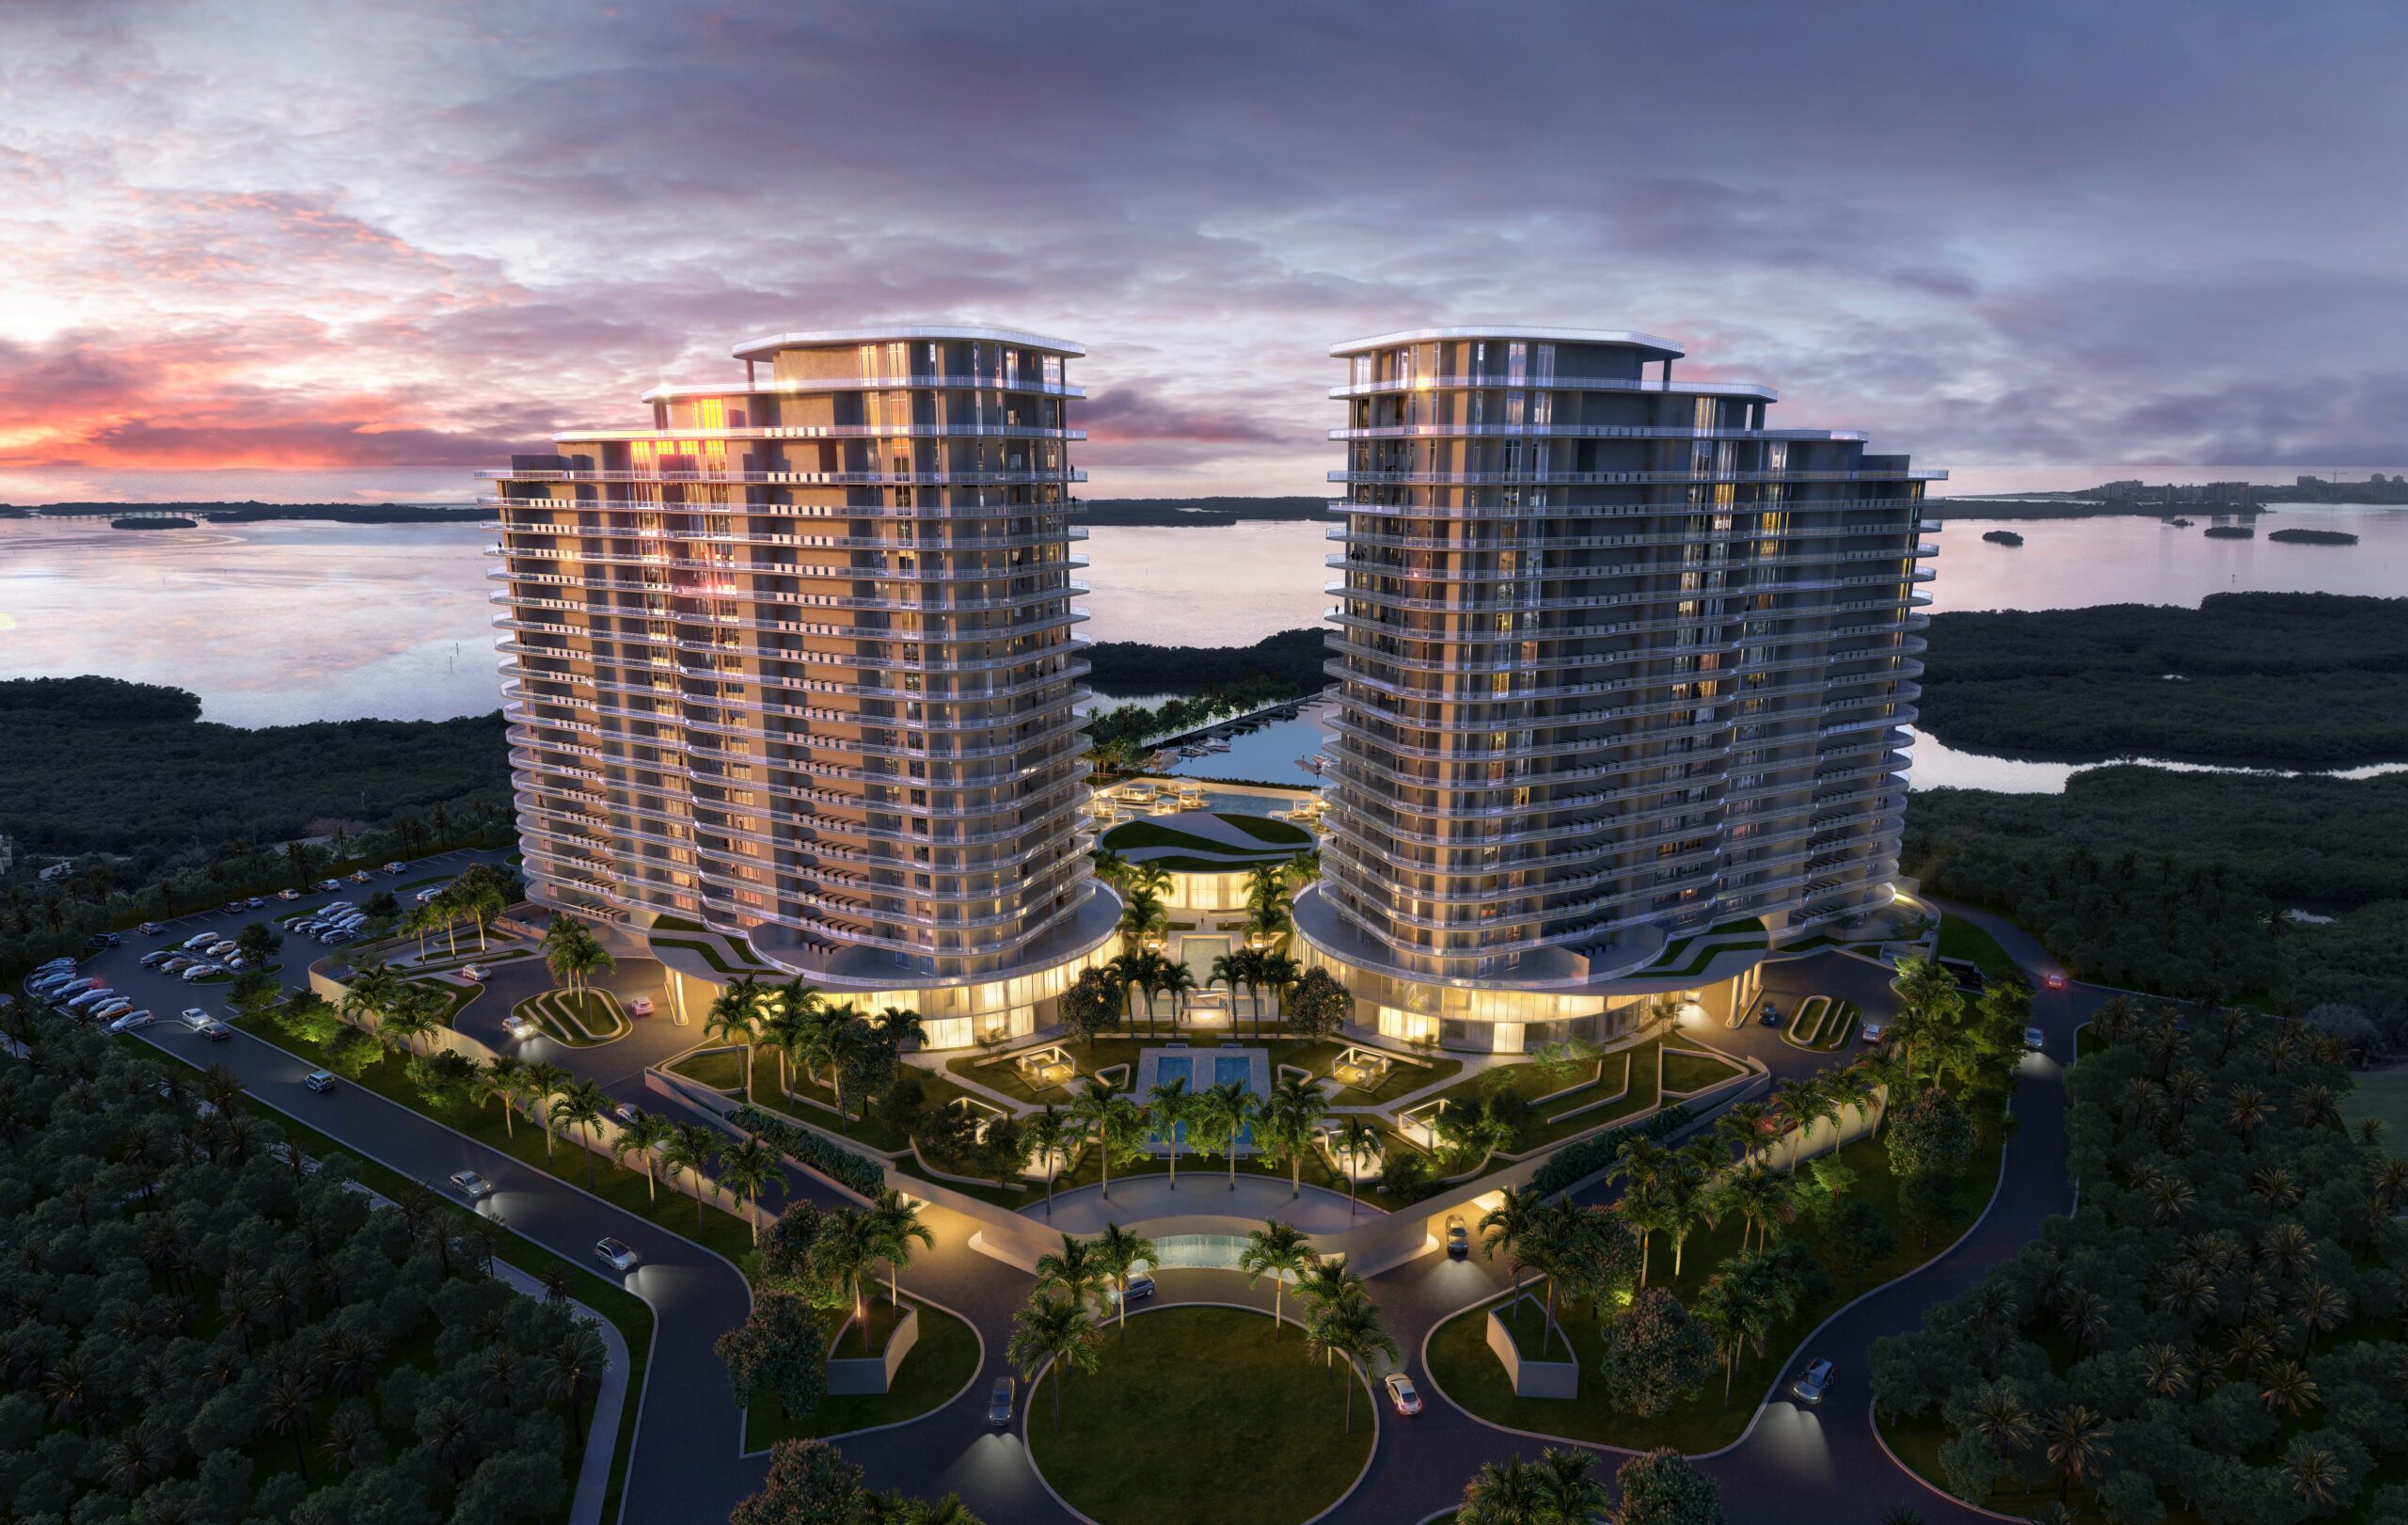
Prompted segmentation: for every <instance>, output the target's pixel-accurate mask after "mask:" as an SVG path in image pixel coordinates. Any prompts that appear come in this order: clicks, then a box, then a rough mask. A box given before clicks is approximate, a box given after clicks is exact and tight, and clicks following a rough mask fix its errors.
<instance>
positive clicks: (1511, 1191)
mask: <svg viewBox="0 0 2408 1525" xmlns="http://www.w3.org/2000/svg"><path fill="white" fill-rule="evenodd" d="M1545 1200H1546V1194H1545V1192H1542V1191H1540V1190H1539V1189H1538V1188H1537V1187H1536V1186H1508V1187H1506V1188H1505V1191H1504V1194H1503V1196H1501V1197H1500V1198H1498V1199H1497V1205H1496V1206H1495V1207H1492V1208H1490V1209H1489V1210H1488V1211H1487V1212H1485V1213H1483V1214H1481V1216H1480V1252H1481V1255H1482V1256H1483V1257H1485V1258H1486V1259H1489V1260H1492V1261H1493V1260H1495V1259H1496V1258H1497V1253H1498V1252H1499V1251H1500V1250H1501V1251H1503V1252H1504V1253H1505V1254H1507V1255H1510V1256H1512V1257H1513V1295H1514V1296H1516V1297H1519V1296H1520V1295H1522V1266H1523V1264H1524V1260H1523V1256H1522V1246H1523V1245H1524V1243H1525V1242H1526V1241H1527V1240H1528V1239H1529V1235H1530V1231H1531V1230H1532V1228H1533V1227H1534V1226H1535V1225H1536V1223H1537V1222H1538V1212H1539V1204H1540V1203H1541V1202H1544V1201H1545Z"/></svg>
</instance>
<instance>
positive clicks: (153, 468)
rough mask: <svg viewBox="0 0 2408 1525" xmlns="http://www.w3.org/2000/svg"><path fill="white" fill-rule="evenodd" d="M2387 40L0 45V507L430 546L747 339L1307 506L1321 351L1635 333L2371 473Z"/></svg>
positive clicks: (1596, 29) (1979, 445)
mask: <svg viewBox="0 0 2408 1525" xmlns="http://www.w3.org/2000/svg"><path fill="white" fill-rule="evenodd" d="M2403 82H2408V6H2403V5H2401V4H2399V3H2397V0H2384V3H2369V4H2363V5H2361V4H2350V3H2327V0H2292V3H2288V4H2269V3H2264V0H2255V3H2248V4H2220V3H2213V0H2180V3H2166V4H2158V3H2154V0H2150V3H2140V0H2114V3H2100V0H2083V3H2079V4H2061V5H2057V4H2044V3H2022V4H2004V3H1985V0H1916V3H1903V4H1847V3H1840V0H1814V3H1812V4H1809V3H1804V0H1777V3H1771V4H1763V5H1754V4H1745V3H1730V0H1716V3H1711V4H1700V3H1696V0H1690V3H1687V4H1666V5H1660V6H1658V5H1615V4H1606V3H1600V0H1586V3H1573V4H1563V5H1518V4H1500V5H1464V4H1450V5H1434V4H1419V3H1411V0H1381V3H1378V4H1362V5H1315V4H1309V3H1307V0H1285V3H1275V4H1256V3H1251V0H1211V3H1207V4H1188V5H1153V4H1136V3H1124V4H1117V5H1115V4H1102V3H1094V0H1088V3H1078V4H1069V3H1054V0H1009V3H997V4H988V5H970V4H955V3H943V0H939V3H888V4H862V5H807V4H797V3H793V0H779V3H765V4H758V5H753V4H735V5H722V6H710V7H705V6H702V5H689V4H680V3H674V0H658V3H645V4H637V3H626V4H622V5H619V6H617V7H615V8H610V7H603V6H598V5H572V4H541V3H514V0H487V3H479V4H466V3H460V4H431V3H424V0H420V3H410V0H380V3H375V4H366V3H343V0H308V3H288V0H225V3H221V4H174V3H135V0H126V3H119V0H74V3H68V0H5V3H0V102H5V109H0V500H8V501H16V502H40V501H49V500H67V499H128V500H136V499H161V498H198V499H243V498H261V499H270V500H321V499H339V500H352V499H357V500H380V499H399V500H436V499H459V498H464V497H466V496H467V495H469V494H470V493H472V492H473V490H474V488H473V485H472V484H471V483H470V482H469V480H468V476H467V473H469V472H470V471H471V470H473V469H476V468H478V467H482V466H490V465H495V464H500V463H501V462H502V461H503V459H504V458H505V457H506V456H507V455H508V454H509V453H510V452H511V451H513V450H514V449H516V450H528V449H531V448H534V447H535V446H536V445H537V444H538V443H539V442H540V441H541V439H542V438H543V437H544V436H545V435H546V434H547V432H548V431H549V430H551V429H553V428H557V427H567V426H570V425H575V424H605V425H607V424H613V423H620V422H633V421H637V419H638V414H637V409H636V403H635V398H636V394H637V392H639V391H640V390H641V389H643V388H644V387H646V386H649V385H652V384H653V383H655V382H657V381H659V380H662V379H669V378H673V379H682V380H707V379H711V378H714V377H718V376H721V375H727V374H730V373H733V372H735V371H736V370H737V369H738V368H737V367H736V366H735V363H734V362H732V361H730V360H729V359H728V358H727V350H728V346H729V345H730V344H731V343H733V342H737V341H738V340H741V339H746V338H750V337H753V336H755V335H759V334H764V333H774V332H779V331H782V330H786V329H795V328H810V327H818V326H837V325H853V324H863V323H875V322H879V321H886V320H894V321H901V322H911V321H928V320H947V319H951V320H958V321H967V322H980V323H989V324H995V325H1003V326H1014V327H1021V328H1027V329H1033V330H1036V331H1038V332H1041V333H1049V334H1059V335H1062V336H1066V337H1069V338H1072V339H1076V340H1078V341H1080V342H1084V343H1085V345H1086V346H1087V348H1088V351H1089V355H1090V358H1088V359H1087V360H1086V361H1085V362H1084V363H1083V364H1082V365H1079V366H1076V367H1074V369H1073V373H1072V374H1073V379H1075V380H1078V381H1080V382H1082V383H1083V384H1084V385H1085V386H1086V387H1087V389H1088V390H1089V394H1090V399H1091V400H1090V401H1089V402H1088V403H1087V405H1085V409H1084V415H1083V417H1081V418H1077V419H1074V421H1075V422H1080V423H1082V424H1083V425H1084V426H1085V428H1087V429H1088V431H1089V432H1090V434H1091V435H1092V437H1093V438H1092V441H1091V442H1090V443H1089V444H1087V445H1086V446H1085V447H1084V448H1083V449H1082V450H1081V451H1080V452H1079V453H1078V454H1077V456H1076V458H1077V460H1078V462H1079V464H1081V465H1083V466H1084V467H1085V468H1086V469H1087V470H1088V471H1089V473H1090V476H1091V481H1090V483H1089V485H1088V486H1087V489H1086V490H1087V492H1088V493H1089V494H1090V495H1091V496H1095V497H1120V496H1161V495H1180V494H1202V493H1212V492H1227V493H1306V494H1311V493H1318V492H1320V491H1322V490H1323V483H1322V473H1323V471H1324V470H1325V469H1327V468H1328V467H1329V466H1331V465H1332V464H1333V463H1334V456H1333V453H1332V448H1331V447H1330V445H1329V444H1328V443H1327V441H1326V439H1325V438H1324V437H1323V431H1325V430H1326V429H1327V428H1328V427H1330V426H1331V425H1332V424H1333V423H1335V422H1336V421H1337V419H1338V414H1337V405H1335V404H1333V403H1331V402H1329V401H1328V400H1327V398H1326V396H1325V393H1326V389H1327V388H1328V387H1329V386H1330V385H1332V384H1333V383H1334V382H1335V380H1336V379H1337V375H1338V367H1337V364H1336V362H1334V361H1331V360H1330V359H1328V358H1327V353H1326V352H1327V349H1328V346H1329V344H1330V342H1333V341H1336V340H1340V339H1346V338H1352V337H1355V336H1357V335H1361V334H1367V333H1374V332H1379V331H1382V330H1386V329H1390V328H1397V327H1402V326H1417V325H1422V324H1431V323H1480V322H1488V321H1497V322H1513V323H1527V324H1552V325H1562V326H1597V327H1632V328H1640V329H1643V330H1646V331H1649V332H1652V333H1658V334H1663V335H1667V336H1670V337H1671V338H1674V339H1676V340H1678V341H1681V342H1685V343H1686V344H1687V347H1688V350H1689V353H1690V355H1691V356H1692V357H1694V358H1693V360H1692V361H1690V362H1688V363H1687V364H1686V365H1685V366H1684V371H1685V373H1687V374H1691V375H1698V374H1711V375H1717V376H1722V377H1728V378H1735V379H1744V380H1751V381H1762V382H1765V383H1767V384H1770V385H1772V386H1774V387H1776V388H1777V389H1779V390H1780V392H1781V394H1782V399H1783V401H1782V405H1781V406H1780V407H1779V408H1778V409H1776V411H1775V414H1774V418H1775V420H1776V421H1780V422H1785V423H1788V424H1791V425H1796V426H1809V425H1835V426H1844V427H1861V428H1866V429H1869V430H1871V431H1873V434H1874V439H1875V448H1877V449H1893V450H1903V451H1910V452H1912V453H1913V454H1914V455H1915V456H1916V457H1917V460H1918V464H1922V465H1931V466H1941V467H1946V468H1948V469H1951V470H1952V471H1953V472H1954V473H1955V476H1956V481H1955V483H1954V486H1955V488H1956V489H1957V490H1963V491H1976V492H1978V491H1997V490H2005V489H2011V488H2017V487H2063V486H2076V485H2087V484H2090V483H2093V482H2097V481H2099V480H2102V479H2104V478H2107V477H2112V476H2122V475H2145V476H2148V477H2151V478H2153V479H2158V480H2162V479H2165V478H2167V477H2172V478H2173V479H2176V480H2185V481H2188V480H2204V479H2207V478H2210V477H2230V476H2237V475H2244V474H2247V475H2254V476H2255V477H2256V478H2257V480H2260V481H2264V480H2269V479H2275V480H2286V481H2287V480H2289V477H2290V476H2291V475H2293V474H2295V473H2297V472H2300V471H2307V470H2325V469H2344V470H2347V471H2350V472H2352V473H2353V474H2359V475H2362V474H2363V473H2364V472H2365V471H2366V470H2368V469H2381V470H2400V469H2408V344H2404V343H2403V338H2408V151H2404V149H2408V84H2404V83H2403Z"/></svg>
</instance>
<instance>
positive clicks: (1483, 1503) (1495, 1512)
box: [1455, 1452, 1547, 1525]
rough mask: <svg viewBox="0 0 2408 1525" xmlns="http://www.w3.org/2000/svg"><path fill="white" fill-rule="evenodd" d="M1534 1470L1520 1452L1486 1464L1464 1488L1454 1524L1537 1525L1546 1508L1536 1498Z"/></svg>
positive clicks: (1536, 1485)
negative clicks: (1503, 1459)
mask: <svg viewBox="0 0 2408 1525" xmlns="http://www.w3.org/2000/svg"><path fill="white" fill-rule="evenodd" d="M1539 1486H1540V1485H1539V1475H1538V1470H1537V1469H1535V1468H1533V1467H1531V1466H1530V1464H1529V1463H1528V1462H1526V1461H1524V1460H1523V1459H1522V1457H1521V1454H1520V1453H1519V1452H1516V1453H1514V1454H1513V1459H1512V1460H1511V1461H1486V1462H1482V1463H1481V1464H1480V1470H1479V1471H1478V1472H1476V1473H1474V1474H1473V1475H1472V1480H1471V1483H1470V1485H1468V1486H1466V1487H1465V1489H1464V1502H1463V1507H1462V1508H1461V1509H1458V1510H1457V1511H1455V1525H1540V1522H1541V1521H1543V1520H1544V1519H1545V1517H1546V1510H1547V1505H1546V1504H1545V1501H1542V1500H1541V1498H1540V1496H1539Z"/></svg>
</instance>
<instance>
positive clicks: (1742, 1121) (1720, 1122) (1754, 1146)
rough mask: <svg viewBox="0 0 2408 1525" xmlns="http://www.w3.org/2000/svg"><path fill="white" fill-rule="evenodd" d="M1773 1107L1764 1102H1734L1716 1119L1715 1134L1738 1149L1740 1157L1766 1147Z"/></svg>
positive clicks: (1744, 1157) (1745, 1156) (1743, 1157)
mask: <svg viewBox="0 0 2408 1525" xmlns="http://www.w3.org/2000/svg"><path fill="white" fill-rule="evenodd" d="M1771 1117H1772V1108H1771V1106H1770V1105H1768V1104H1766V1103H1763V1102H1734V1103H1732V1104H1730V1105H1729V1106H1727V1107H1724V1108H1723V1109H1722V1116H1721V1117H1719V1118H1718V1119H1717V1120H1715V1124H1714V1136H1716V1137H1717V1138H1719V1139H1721V1140H1723V1141H1724V1142H1725V1143H1727V1144H1729V1145H1730V1146H1731V1147H1732V1148H1733V1149H1735V1151H1737V1152H1738V1156H1739V1158H1740V1159H1742V1160H1745V1159H1746V1158H1747V1157H1748V1156H1749V1154H1751V1152H1754V1151H1756V1150H1759V1149H1761V1148H1763V1147H1764V1141H1765V1123H1766V1120H1769V1119H1770V1118H1771Z"/></svg>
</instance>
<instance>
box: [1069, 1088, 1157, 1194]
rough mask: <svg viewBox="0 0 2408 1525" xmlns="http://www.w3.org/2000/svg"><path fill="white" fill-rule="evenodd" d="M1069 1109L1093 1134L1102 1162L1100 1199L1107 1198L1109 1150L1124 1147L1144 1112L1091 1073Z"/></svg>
mask: <svg viewBox="0 0 2408 1525" xmlns="http://www.w3.org/2000/svg"><path fill="white" fill-rule="evenodd" d="M1070 1111H1071V1115H1072V1116H1074V1117H1076V1118H1077V1119H1078V1120H1080V1121H1082V1122H1084V1123H1085V1124H1086V1125H1087V1127H1088V1129H1089V1130H1090V1131H1091V1132H1092V1133H1093V1135H1094V1136H1095V1147H1096V1151H1097V1153H1098V1155H1099V1156H1100V1157H1101V1160H1102V1163H1103V1199H1104V1200H1106V1201H1110V1200H1111V1199H1112V1155H1113V1152H1114V1151H1115V1150H1117V1149H1125V1148H1127V1147H1128V1145H1129V1142H1130V1140H1131V1138H1132V1137H1133V1136H1134V1135H1135V1134H1136V1133H1137V1132H1138V1130H1139V1129H1141V1128H1142V1127H1144V1125H1145V1114H1144V1113H1143V1112H1141V1111H1139V1110H1138V1108H1137V1104H1136V1103H1134V1102H1133V1101H1131V1100H1129V1098H1128V1097H1126V1096H1123V1095H1122V1094H1120V1092H1119V1091H1118V1090H1117V1089H1116V1088H1114V1087H1113V1085H1112V1084H1111V1083H1110V1082H1109V1081H1105V1080H1101V1079H1096V1078H1093V1077H1090V1078H1089V1079H1088V1081H1087V1088H1086V1090H1085V1093H1083V1094H1082V1095H1081V1096H1080V1097H1079V1098H1078V1099H1077V1100H1076V1101H1074V1102H1072V1103H1071V1104H1070Z"/></svg>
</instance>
